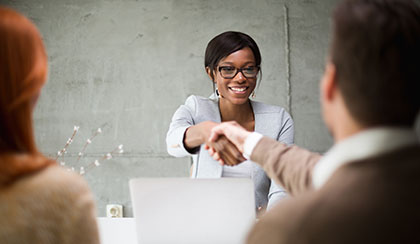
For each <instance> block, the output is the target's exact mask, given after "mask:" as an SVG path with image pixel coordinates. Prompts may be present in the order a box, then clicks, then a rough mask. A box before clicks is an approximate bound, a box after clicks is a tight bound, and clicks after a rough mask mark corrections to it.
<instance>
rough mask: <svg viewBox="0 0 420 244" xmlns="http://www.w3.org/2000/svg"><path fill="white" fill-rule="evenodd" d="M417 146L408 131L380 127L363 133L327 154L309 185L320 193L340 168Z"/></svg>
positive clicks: (348, 139)
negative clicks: (402, 148) (409, 146)
mask: <svg viewBox="0 0 420 244" xmlns="http://www.w3.org/2000/svg"><path fill="white" fill-rule="evenodd" d="M416 143H419V139H418V138H417V136H416V133H415V131H414V130H412V129H408V128H392V127H382V128H375V129H369V130H365V131H362V132H360V133H357V134H356V135H353V136H351V137H349V138H347V139H345V140H343V141H341V142H339V143H337V144H335V145H334V146H333V147H332V148H331V149H330V150H328V152H327V153H326V154H325V156H324V157H322V159H321V160H320V161H319V162H318V163H317V164H316V166H315V168H314V171H313V174H312V183H313V185H314V187H315V189H319V188H321V187H322V186H323V185H324V184H325V183H326V182H327V181H328V179H329V178H330V177H331V175H332V174H333V173H334V172H335V171H336V170H337V169H338V168H339V167H341V166H342V165H345V164H347V163H350V162H353V161H355V160H360V159H364V158H369V157H372V156H375V155H379V154H382V153H384V152H388V151H392V150H394V149H398V148H401V147H404V146H408V145H411V144H416Z"/></svg>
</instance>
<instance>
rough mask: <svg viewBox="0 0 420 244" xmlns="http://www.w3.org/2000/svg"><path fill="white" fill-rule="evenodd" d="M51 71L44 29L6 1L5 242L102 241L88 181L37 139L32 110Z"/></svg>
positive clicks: (0, 54) (1, 73) (1, 203)
mask: <svg viewBox="0 0 420 244" xmlns="http://www.w3.org/2000/svg"><path fill="white" fill-rule="evenodd" d="M46 76H47V56H46V53H45V48H44V45H43V43H42V40H41V37H40V34H39V32H38V30H37V29H36V27H35V26H34V25H33V24H32V23H31V22H30V21H29V20H28V19H27V18H25V17H24V16H22V15H20V14H18V13H16V12H15V11H13V10H11V9H7V8H4V7H0V118H1V119H0V216H1V218H0V226H1V227H0V243H2V244H6V243H7V244H8V243H43V244H49V243H60V244H64V243H69V244H70V243H71V244H76V243H77V244H81V243H83V244H84V243H99V236H98V227H97V224H96V213H95V205H94V201H93V196H92V194H91V193H90V191H89V188H88V185H87V184H86V182H85V181H84V180H83V179H82V178H81V177H80V176H78V175H76V174H74V173H71V172H67V171H66V170H65V169H63V168H61V167H59V166H57V165H56V163H55V162H54V161H52V160H50V159H47V158H46V157H45V156H43V155H42V154H41V153H39V152H38V150H37V148H36V145H35V140H34V133H33V127H32V111H33V108H34V105H35V103H36V101H37V98H38V96H39V94H40V91H41V88H42V86H43V85H44V83H45V80H46Z"/></svg>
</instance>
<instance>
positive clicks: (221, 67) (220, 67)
mask: <svg viewBox="0 0 420 244" xmlns="http://www.w3.org/2000/svg"><path fill="white" fill-rule="evenodd" d="M232 67H233V66H218V68H217V70H218V71H219V73H220V75H221V76H222V77H223V78H225V79H233V78H234V77H235V76H236V75H237V74H238V73H239V72H241V73H242V75H243V76H244V77H246V78H248V79H250V78H257V75H258V72H259V71H260V66H259V65H257V66H252V67H255V68H257V72H256V73H255V76H251V77H248V76H247V75H245V74H244V72H243V70H244V69H249V67H246V68H236V67H233V68H235V70H236V72H235V74H234V75H232V76H229V77H225V76H223V75H222V72H221V71H222V69H223V68H232Z"/></svg>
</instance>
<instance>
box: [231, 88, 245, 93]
mask: <svg viewBox="0 0 420 244" xmlns="http://www.w3.org/2000/svg"><path fill="white" fill-rule="evenodd" d="M230 89H232V90H233V91H238V92H243V91H245V90H246V87H242V88H236V87H230Z"/></svg>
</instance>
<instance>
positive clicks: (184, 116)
mask: <svg viewBox="0 0 420 244" xmlns="http://www.w3.org/2000/svg"><path fill="white" fill-rule="evenodd" d="M251 105H252V109H253V111H254V116H255V131H256V132H259V133H261V134H263V135H264V136H267V137H270V138H273V139H275V140H278V141H281V142H283V143H286V144H293V133H294V132H293V131H294V129H293V120H292V118H291V117H290V115H289V114H288V113H287V112H286V111H285V110H284V109H283V108H281V107H278V106H273V105H268V104H264V103H260V102H256V101H251ZM204 121H214V122H218V123H220V122H221V118H220V111H219V106H218V100H217V98H216V99H210V98H205V97H200V96H195V95H191V96H189V97H188V98H187V100H186V101H185V104H184V105H181V106H180V107H179V108H178V109H177V110H176V112H175V114H174V116H173V117H172V122H171V124H170V126H169V131H168V133H167V135H166V145H167V149H168V153H169V154H170V155H172V156H175V157H184V156H192V157H193V168H192V177H193V178H220V177H221V176H222V171H223V166H221V165H220V164H219V163H218V162H216V161H215V160H214V159H213V158H212V157H211V156H210V155H209V153H208V152H207V151H206V150H205V149H204V146H203V145H201V147H200V150H197V152H195V154H191V153H189V152H188V151H187V150H186V149H185V147H184V143H183V140H184V134H185V131H186V129H187V128H188V127H190V126H192V125H195V124H198V123H200V122H204ZM252 179H253V181H254V186H255V204H256V207H266V206H267V205H268V206H267V208H268V209H269V208H271V207H272V205H273V204H274V203H275V202H276V201H278V200H279V199H281V198H284V197H285V196H286V194H285V191H284V190H283V189H282V188H281V187H279V186H278V185H276V184H275V183H274V181H271V180H270V179H269V178H268V177H267V175H266V174H265V172H264V170H263V169H262V168H261V167H260V166H259V165H257V164H255V163H253V172H252Z"/></svg>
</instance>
